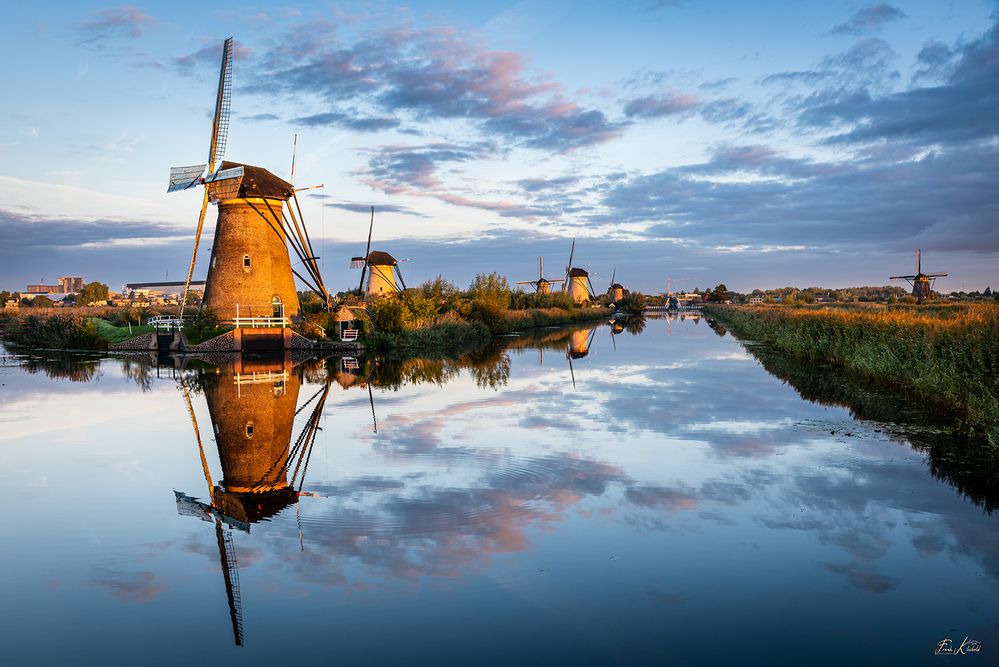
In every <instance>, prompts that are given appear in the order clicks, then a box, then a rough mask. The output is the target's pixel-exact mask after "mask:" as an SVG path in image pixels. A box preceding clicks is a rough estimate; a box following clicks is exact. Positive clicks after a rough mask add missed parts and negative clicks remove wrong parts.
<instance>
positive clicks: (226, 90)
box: [208, 37, 232, 169]
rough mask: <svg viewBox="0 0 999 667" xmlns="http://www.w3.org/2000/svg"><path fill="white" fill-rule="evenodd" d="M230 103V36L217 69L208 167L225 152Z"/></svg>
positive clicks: (212, 165)
mask: <svg viewBox="0 0 999 667" xmlns="http://www.w3.org/2000/svg"><path fill="white" fill-rule="evenodd" d="M231 104H232V37H229V38H228V39H226V40H225V43H223V45H222V67H221V69H220V70H219V87H218V93H217V94H216V96H215V114H214V115H213V117H212V142H211V144H210V145H209V147H208V168H209V169H214V168H215V163H216V162H219V161H221V160H222V156H223V155H224V154H225V145H226V141H227V140H228V138H229V109H230V106H231Z"/></svg>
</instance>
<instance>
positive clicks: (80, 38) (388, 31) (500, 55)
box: [0, 0, 999, 292]
mask: <svg viewBox="0 0 999 667" xmlns="http://www.w3.org/2000/svg"><path fill="white" fill-rule="evenodd" d="M750 4H752V5H753V6H750ZM212 7H213V6H209V8H208V9H206V6H205V5H204V4H203V3H193V2H191V3H186V2H171V3H163V4H155V3H146V4H136V5H125V6H122V5H118V6H116V5H106V4H93V3H36V4H31V5H29V4H28V3H22V4H21V5H19V6H15V7H12V8H9V9H8V10H7V14H8V16H7V21H6V27H7V35H6V39H5V40H4V41H3V43H2V44H0V55H2V57H3V60H4V62H5V63H14V64H16V66H14V67H8V68H6V69H7V76H6V77H5V84H6V91H5V96H4V102H3V104H2V105H0V118H2V120H3V122H2V123H0V195H2V199H0V201H2V202H3V203H2V204H0V230H2V240H3V244H2V245H0V287H2V288H8V289H10V288H20V287H22V286H23V285H24V284H25V283H27V282H36V281H38V280H40V279H42V278H44V279H46V281H47V282H53V281H54V280H55V278H56V277H58V276H59V275H65V274H83V275H86V276H87V277H88V278H89V279H95V280H101V281H104V282H107V283H109V284H110V285H112V287H118V286H120V285H121V284H122V283H124V282H126V281H147V280H157V279H162V278H164V277H165V276H167V275H169V277H170V278H171V279H181V278H182V275H183V273H184V271H185V269H186V265H187V263H188V261H189V258H190V250H191V246H192V244H193V231H194V227H195V223H196V219H197V211H198V207H199V205H200V200H199V196H200V195H199V193H197V192H196V191H192V192H187V193H180V194H172V195H167V194H166V193H165V190H166V180H167V178H166V177H167V173H168V170H169V167H171V166H174V165H186V164H195V163H198V162H201V161H203V160H204V155H205V154H206V152H207V143H208V139H209V133H210V114H211V110H212V105H213V102H214V97H213V96H214V88H215V85H216V83H215V79H216V77H217V71H218V61H219V56H220V49H221V42H222V40H223V39H224V38H225V37H227V36H229V35H232V36H234V37H235V39H236V41H237V44H238V46H237V58H236V61H235V66H234V80H235V90H234V95H233V115H232V127H231V134H230V140H229V144H228V148H227V150H226V157H227V158H228V159H232V160H235V161H239V162H246V163H250V164H257V165H260V166H263V167H266V168H268V169H270V170H271V171H273V172H275V173H276V174H278V175H280V176H284V177H287V176H288V172H289V169H290V165H291V143H292V136H293V135H294V133H296V132H297V133H298V135H299V139H298V141H299V149H298V163H297V167H296V184H297V185H302V186H304V185H312V184H318V183H323V184H325V188H324V189H323V190H321V191H311V192H310V196H308V197H303V204H304V206H305V209H306V210H305V216H306V220H307V222H308V224H309V227H310V230H311V231H312V235H313V238H314V239H321V240H319V241H318V242H317V244H318V245H319V246H320V248H321V249H320V252H321V254H322V255H323V260H322V264H323V269H324V273H325V275H326V277H327V281H328V282H329V283H331V284H332V287H333V289H334V290H339V289H343V288H346V287H350V286H352V285H353V284H354V283H355V282H356V280H357V279H358V278H359V275H358V274H357V272H356V271H351V270H350V269H349V268H348V261H349V257H350V256H351V255H355V254H359V253H360V252H361V251H363V244H364V239H365V236H366V233H367V215H366V213H365V210H366V209H367V207H368V206H369V205H372V204H373V205H375V206H376V208H377V210H378V213H377V218H376V224H375V247H376V248H378V249H384V250H387V251H389V252H391V253H393V254H394V255H396V256H397V257H400V258H410V257H411V258H412V261H410V262H407V263H406V264H405V265H404V272H405V274H406V278H407V282H409V283H416V282H419V281H421V280H423V279H426V278H430V277H433V276H435V275H437V274H443V275H445V276H446V277H448V278H450V279H452V280H454V281H455V282H456V283H458V284H459V285H462V286H463V285H466V284H467V283H468V282H469V281H470V280H471V278H472V277H473V276H474V274H475V273H476V272H478V271H483V270H497V271H500V272H501V273H503V274H505V275H507V276H509V277H510V279H511V280H526V279H529V278H532V277H533V276H534V273H535V271H536V266H537V256H538V255H542V254H543V255H544V256H545V259H546V262H545V263H546V266H547V267H551V272H552V273H558V272H559V271H561V270H562V267H564V264H565V260H566V255H567V254H568V250H569V243H570V239H571V238H572V237H576V238H577V255H576V257H577V261H576V263H577V264H578V265H581V266H585V267H587V268H589V270H590V271H591V272H592V273H595V274H596V277H595V278H594V284H595V285H596V286H597V287H601V282H602V281H603V282H609V281H610V276H611V273H612V271H614V270H615V269H616V270H617V278H618V279H619V280H620V281H621V282H623V283H624V284H625V285H626V286H628V287H630V288H633V289H639V290H642V291H646V292H656V291H661V290H663V289H664V288H665V281H666V278H667V277H668V276H669V277H672V278H673V280H674V286H677V285H678V286H680V287H687V288H693V287H695V286H697V287H701V288H704V287H707V286H711V285H714V284H717V283H718V282H725V283H726V284H728V285H729V287H732V288H735V289H739V290H745V291H748V290H750V289H752V288H754V287H778V286H783V285H798V286H809V285H824V286H830V287H840V286H848V285H860V284H885V283H886V282H887V276H889V275H895V274H898V273H906V272H909V270H910V269H912V268H913V264H914V260H913V257H912V253H913V251H914V250H915V248H916V247H922V248H923V252H924V257H925V259H926V262H925V268H927V269H930V270H934V271H948V272H949V273H950V276H949V277H948V278H946V279H944V280H941V281H940V282H939V283H938V287H940V288H941V289H944V290H951V289H983V288H984V287H985V286H986V285H992V286H993V287H994V288H995V287H999V261H997V260H999V234H997V233H996V227H997V225H999V187H997V184H999V113H996V109H997V108H999V27H997V12H999V4H997V3H995V2H974V1H968V2H960V3H957V2H950V3H948V2H923V3H905V2H897V3H890V4H889V3H858V2H829V3H801V2H786V3H778V2H773V3H739V2H701V3H694V2H655V1H653V0H636V1H634V2H621V3H597V2H593V3H570V2H548V3H528V2H519V3H511V2H479V3H446V2H427V3H411V4H407V5H395V4H389V3H378V4H373V3H336V4H327V3H311V4H310V3H296V4H289V5H284V6H268V5H259V6H252V5H244V6H240V7H235V6H229V7H220V8H217V9H215V8H212ZM212 222H214V211H210V214H209V224H211V223H212ZM207 231H208V234H209V239H210V234H211V229H210V228H209V229H208V230H207ZM208 243H210V240H209V242H208ZM206 258H207V252H204V253H202V261H200V262H199V274H201V275H200V276H199V277H203V274H204V271H205V268H204V267H205V259H206Z"/></svg>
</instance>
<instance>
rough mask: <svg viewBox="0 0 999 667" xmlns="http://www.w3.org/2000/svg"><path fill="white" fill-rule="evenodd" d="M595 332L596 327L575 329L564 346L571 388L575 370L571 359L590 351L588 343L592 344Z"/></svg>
mask: <svg viewBox="0 0 999 667" xmlns="http://www.w3.org/2000/svg"><path fill="white" fill-rule="evenodd" d="M596 333H597V328H596V327H593V328H591V329H576V330H575V331H573V332H572V334H571V335H570V337H569V344H568V345H567V346H566V348H565V358H566V359H568V360H569V375H570V376H571V377H572V388H573V389H575V388H576V371H575V370H574V369H573V367H572V360H573V359H582V358H583V357H585V356H586V355H588V354H589V353H590V345H592V344H593V336H594V335H595V334H596ZM615 347H616V346H615Z"/></svg>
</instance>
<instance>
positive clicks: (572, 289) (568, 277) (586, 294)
mask: <svg viewBox="0 0 999 667" xmlns="http://www.w3.org/2000/svg"><path fill="white" fill-rule="evenodd" d="M575 254H576V239H573V240H572V249H571V250H569V263H568V264H567V265H566V267H565V282H564V283H563V284H562V291H563V292H565V291H568V292H569V298H570V299H572V301H573V303H586V302H587V301H589V300H590V299H592V298H593V285H591V284H590V274H589V272H588V271H586V269H580V268H576V267H574V266H573V265H572V258H573V257H574V256H575Z"/></svg>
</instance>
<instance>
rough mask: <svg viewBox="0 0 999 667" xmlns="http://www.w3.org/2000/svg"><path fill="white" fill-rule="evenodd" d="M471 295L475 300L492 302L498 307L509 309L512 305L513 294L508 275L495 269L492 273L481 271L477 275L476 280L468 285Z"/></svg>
mask: <svg viewBox="0 0 999 667" xmlns="http://www.w3.org/2000/svg"><path fill="white" fill-rule="evenodd" d="M468 293H469V296H471V297H472V299H474V300H475V301H480V302H483V303H488V304H491V305H493V306H495V307H497V308H502V309H504V310H505V309H507V308H509V307H510V297H511V295H512V293H511V290H510V284H509V283H507V281H506V277H505V276H501V275H500V274H498V273H496V272H495V271H493V272H492V273H490V274H485V273H480V274H478V275H476V276H475V280H473V281H472V284H471V285H469V287H468Z"/></svg>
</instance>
